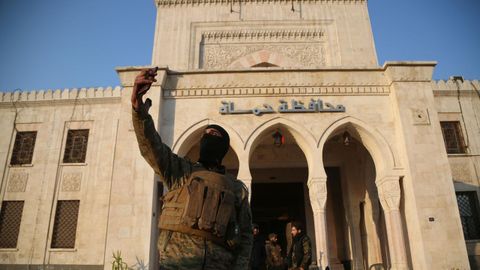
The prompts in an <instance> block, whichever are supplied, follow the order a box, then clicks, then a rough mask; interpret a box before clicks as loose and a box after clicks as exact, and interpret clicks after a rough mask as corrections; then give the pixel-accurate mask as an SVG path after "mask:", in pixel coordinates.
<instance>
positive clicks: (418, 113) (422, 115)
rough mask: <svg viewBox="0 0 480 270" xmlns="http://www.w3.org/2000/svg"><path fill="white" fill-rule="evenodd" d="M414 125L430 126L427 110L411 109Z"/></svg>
mask: <svg viewBox="0 0 480 270" xmlns="http://www.w3.org/2000/svg"><path fill="white" fill-rule="evenodd" d="M411 112H412V118H413V124H414V125H430V117H429V116H428V110H427V109H419V108H415V109H411Z"/></svg>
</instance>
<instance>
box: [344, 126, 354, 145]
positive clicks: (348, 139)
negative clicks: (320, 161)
mask: <svg viewBox="0 0 480 270" xmlns="http://www.w3.org/2000/svg"><path fill="white" fill-rule="evenodd" d="M351 141H352V137H351V136H350V133H348V131H346V130H345V132H343V145H345V146H349V145H350V142H351Z"/></svg>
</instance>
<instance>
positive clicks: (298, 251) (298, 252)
mask: <svg viewBox="0 0 480 270" xmlns="http://www.w3.org/2000/svg"><path fill="white" fill-rule="evenodd" d="M292 238H293V241H292V246H291V248H290V250H289V252H288V256H287V263H288V269H289V270H307V269H308V267H309V266H310V264H311V263H312V242H311V241H310V238H309V237H308V235H307V234H306V233H305V229H304V227H303V224H302V223H301V222H299V221H294V222H292Z"/></svg>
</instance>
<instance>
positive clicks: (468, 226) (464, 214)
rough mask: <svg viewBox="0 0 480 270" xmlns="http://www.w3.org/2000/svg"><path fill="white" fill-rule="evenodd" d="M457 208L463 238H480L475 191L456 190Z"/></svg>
mask: <svg viewBox="0 0 480 270" xmlns="http://www.w3.org/2000/svg"><path fill="white" fill-rule="evenodd" d="M456 194H457V203H458V209H459V210H460V219H461V221H462V227H463V235H464V236H465V240H472V239H480V213H479V207H478V198H477V193H476V192H475V191H467V192H457V193H456Z"/></svg>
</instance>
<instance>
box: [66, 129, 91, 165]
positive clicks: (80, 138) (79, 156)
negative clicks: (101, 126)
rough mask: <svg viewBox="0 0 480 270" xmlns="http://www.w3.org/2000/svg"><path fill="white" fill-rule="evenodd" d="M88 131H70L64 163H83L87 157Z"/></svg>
mask: <svg viewBox="0 0 480 270" xmlns="http://www.w3.org/2000/svg"><path fill="white" fill-rule="evenodd" d="M87 144H88V129H70V130H69V131H68V134H67V143H66V145H65V154H64V155H63V163H83V162H85V157H86V156H87Z"/></svg>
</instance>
